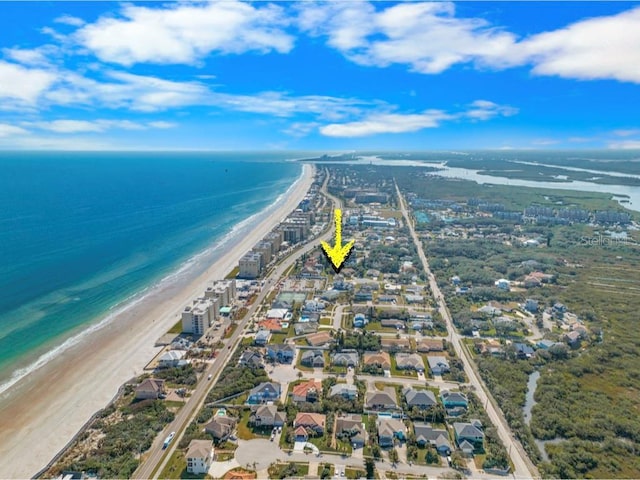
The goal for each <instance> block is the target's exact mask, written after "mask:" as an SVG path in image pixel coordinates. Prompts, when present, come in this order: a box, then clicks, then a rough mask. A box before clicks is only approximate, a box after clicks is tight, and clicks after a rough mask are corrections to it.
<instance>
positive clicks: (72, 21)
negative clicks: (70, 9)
mask: <svg viewBox="0 0 640 480" xmlns="http://www.w3.org/2000/svg"><path fill="white" fill-rule="evenodd" d="M54 22H56V23H61V24H63V25H69V26H72V27H81V26H83V25H84V24H85V21H84V20H82V19H81V18H78V17H74V16H72V15H61V16H60V17H58V18H56V19H55V20H54Z"/></svg>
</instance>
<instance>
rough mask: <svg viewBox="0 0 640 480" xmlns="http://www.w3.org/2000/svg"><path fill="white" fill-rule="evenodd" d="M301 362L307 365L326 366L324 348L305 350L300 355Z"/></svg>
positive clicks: (314, 366)
mask: <svg viewBox="0 0 640 480" xmlns="http://www.w3.org/2000/svg"><path fill="white" fill-rule="evenodd" d="M300 363H301V364H302V365H304V366H305V367H312V368H322V367H324V352H323V351H322V350H303V351H302V354H301V356H300Z"/></svg>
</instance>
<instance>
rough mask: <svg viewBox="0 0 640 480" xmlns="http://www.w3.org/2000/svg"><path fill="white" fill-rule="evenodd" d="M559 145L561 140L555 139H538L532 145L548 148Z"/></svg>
mask: <svg viewBox="0 0 640 480" xmlns="http://www.w3.org/2000/svg"><path fill="white" fill-rule="evenodd" d="M558 143H560V140H556V139H554V138H536V139H535V140H532V141H531V145H536V146H541V147H544V146H548V145H557V144H558Z"/></svg>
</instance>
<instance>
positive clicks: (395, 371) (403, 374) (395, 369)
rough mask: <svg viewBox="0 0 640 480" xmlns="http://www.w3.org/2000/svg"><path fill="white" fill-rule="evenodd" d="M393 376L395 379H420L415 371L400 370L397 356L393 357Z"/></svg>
mask: <svg viewBox="0 0 640 480" xmlns="http://www.w3.org/2000/svg"><path fill="white" fill-rule="evenodd" d="M391 375H392V376H394V377H413V378H418V373H417V372H416V371H415V370H399V369H398V365H397V364H396V356H395V355H394V356H392V357H391Z"/></svg>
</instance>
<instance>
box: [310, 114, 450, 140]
mask: <svg viewBox="0 0 640 480" xmlns="http://www.w3.org/2000/svg"><path fill="white" fill-rule="evenodd" d="M450 118H451V115H448V114H447V113H445V112H443V111H441V110H427V111H424V112H422V113H415V114H398V113H380V114H373V115H369V116H367V117H366V118H364V119H363V120H359V121H356V122H348V123H334V124H330V125H325V126H323V127H321V128H320V133H322V134H323V135H326V136H327V137H364V136H368V135H377V134H380V133H405V132H416V131H418V130H422V129H424V128H434V127H437V126H439V125H440V122H441V121H442V120H447V119H450Z"/></svg>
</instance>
